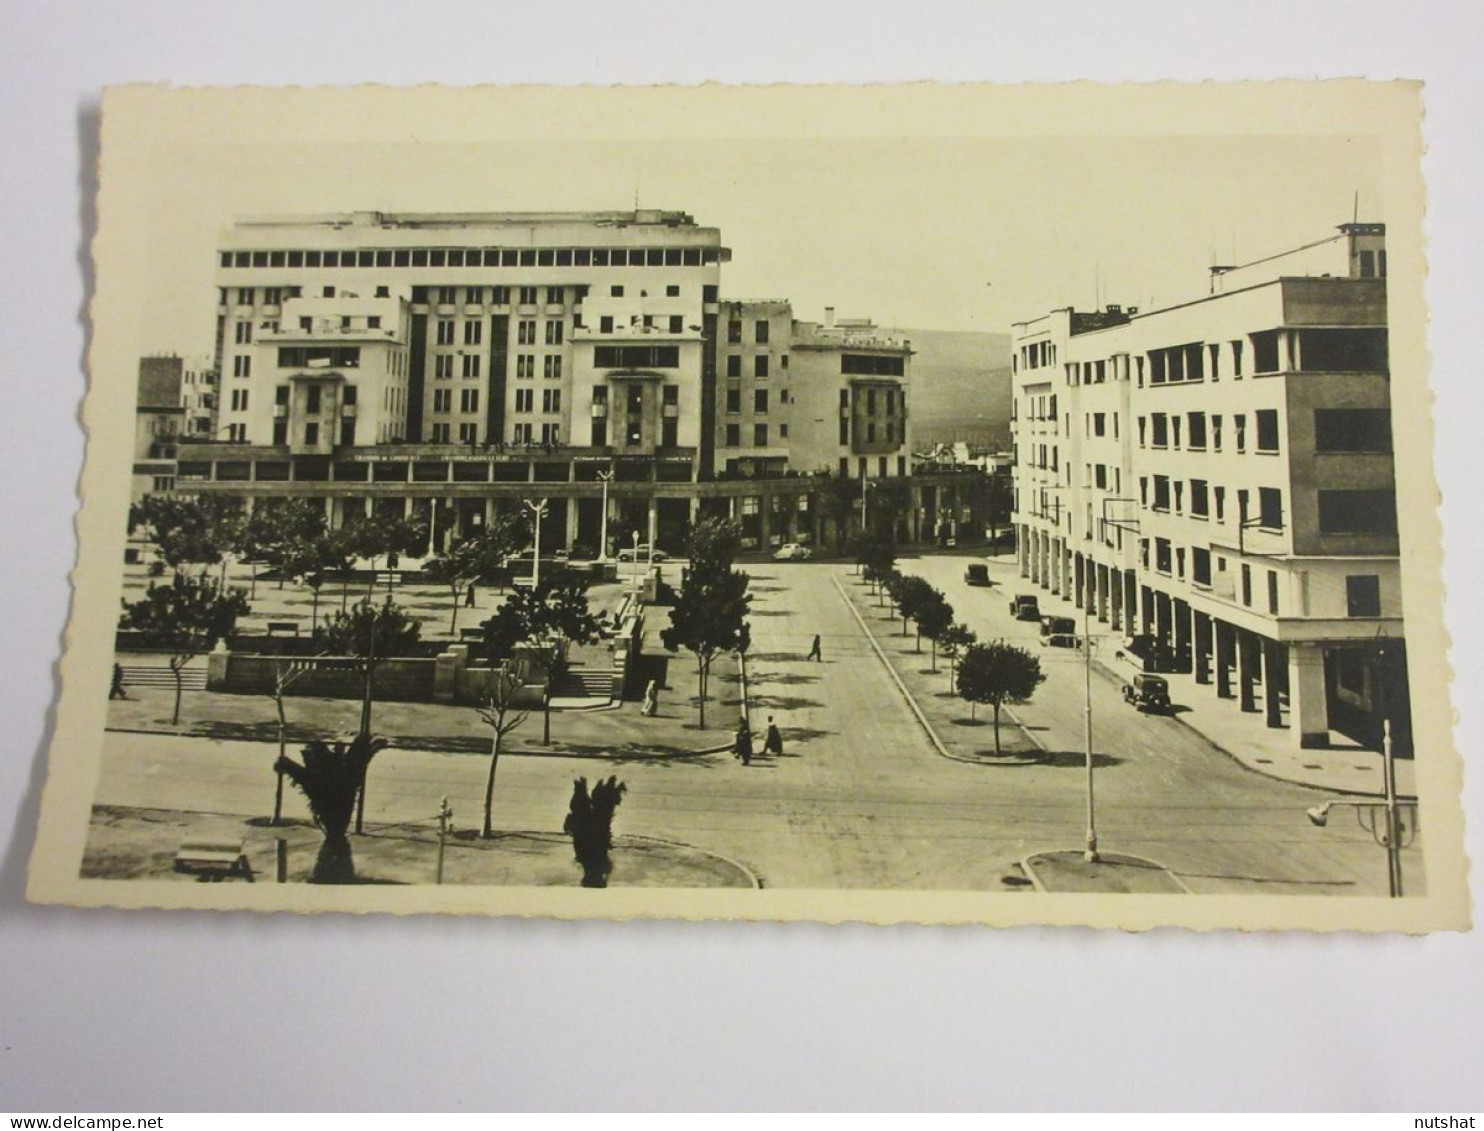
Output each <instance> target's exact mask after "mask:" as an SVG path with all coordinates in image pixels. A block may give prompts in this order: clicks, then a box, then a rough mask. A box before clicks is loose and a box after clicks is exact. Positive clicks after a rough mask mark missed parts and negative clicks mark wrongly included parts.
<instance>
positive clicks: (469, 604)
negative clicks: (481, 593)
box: [464, 585, 474, 609]
mask: <svg viewBox="0 0 1484 1131" xmlns="http://www.w3.org/2000/svg"><path fill="white" fill-rule="evenodd" d="M473 607H474V586H473V585H470V586H469V592H468V594H467V595H466V596H465V597H464V608H466V609H472V608H473Z"/></svg>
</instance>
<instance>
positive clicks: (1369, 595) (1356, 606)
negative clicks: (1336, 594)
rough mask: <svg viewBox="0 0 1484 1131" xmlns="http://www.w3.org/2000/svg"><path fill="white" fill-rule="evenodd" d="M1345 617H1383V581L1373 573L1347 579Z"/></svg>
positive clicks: (1356, 575)
mask: <svg viewBox="0 0 1484 1131" xmlns="http://www.w3.org/2000/svg"><path fill="white" fill-rule="evenodd" d="M1345 615H1346V616H1350V617H1379V616H1380V615H1381V579H1380V578H1379V577H1377V576H1376V575H1375V574H1373V573H1364V574H1355V575H1352V576H1350V577H1347V578H1345Z"/></svg>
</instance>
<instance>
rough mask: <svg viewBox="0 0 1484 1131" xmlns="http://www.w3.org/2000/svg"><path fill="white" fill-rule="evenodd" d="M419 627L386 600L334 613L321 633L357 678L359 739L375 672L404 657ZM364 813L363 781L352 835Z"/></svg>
mask: <svg viewBox="0 0 1484 1131" xmlns="http://www.w3.org/2000/svg"><path fill="white" fill-rule="evenodd" d="M421 630H422V626H421V625H420V624H419V623H418V622H417V621H416V620H413V619H412V618H411V617H409V616H408V615H407V614H406V613H405V612H404V611H403V610H402V609H401V608H399V607H398V606H397V605H394V604H393V603H392V599H391V598H390V597H388V598H387V599H386V603H385V604H384V605H381V606H380V607H378V606H376V605H374V604H372V603H371V602H370V601H362V602H361V603H360V604H358V605H355V606H354V607H353V608H352V609H351V610H350V612H349V613H335V614H334V615H333V616H332V618H331V619H330V620H329V621H327V622H326V624H325V627H324V629H323V630H322V631H321V636H320V638H321V641H322V642H323V644H324V648H325V651H326V652H327V653H329V654H330V655H332V656H349V657H351V659H352V662H353V663H354V665H355V671H356V673H357V674H358V675H359V676H360V677H361V689H362V691H361V729H360V734H361V735H362V736H369V735H370V733H371V704H372V701H373V697H374V691H375V682H376V669H377V668H379V667H380V666H381V664H382V663H383V662H384V661H385V660H386V659H387V658H388V657H389V656H401V655H406V654H407V651H408V649H410V648H411V647H412V646H413V645H414V644H416V643H417V641H418V636H419V634H420V633H421ZM365 811H366V791H365V782H364V781H363V782H362V783H361V797H360V801H359V802H358V803H357V806H356V832H360V831H361V822H362V818H363V817H364V815H365Z"/></svg>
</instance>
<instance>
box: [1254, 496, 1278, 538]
mask: <svg viewBox="0 0 1484 1131" xmlns="http://www.w3.org/2000/svg"><path fill="white" fill-rule="evenodd" d="M1257 522H1258V525H1259V526H1261V527H1262V528H1263V529H1264V530H1282V529H1283V492H1282V491H1280V490H1278V488H1276V487H1260V488H1258V491H1257Z"/></svg>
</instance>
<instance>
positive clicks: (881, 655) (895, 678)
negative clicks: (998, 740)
mask: <svg viewBox="0 0 1484 1131" xmlns="http://www.w3.org/2000/svg"><path fill="white" fill-rule="evenodd" d="M830 580H831V581H833V582H834V583H835V591H836V592H838V593H839V594H840V599H841V600H842V601H844V602H845V607H846V608H847V609H849V610H850V615H851V616H853V617H854V618H855V623H856V624H858V625H860V628H861V631H862V632H863V633H865V635H866V640H867V642H869V643H870V645H871V650H872V651H873V652H875V653H876V658H877V659H878V660H880V661H881V663H882V666H883V667H885V668H886V672H887V674H888V675H889V676H891V681H892V682H893V683H895V684H896V685H897V690H898V691H900V692H901V693H902V698H903V699H905V700H907V706H909V707H911V708H912V713H913V714H914V715H916V716H917V721H918V722H919V723H920V724H921V725H922V729H923V730H924V731H926V732H927V736H928V739H929V740H930V741H931V742H932V744H933V746H934V748H936V749H937V751H938V753H939V754H941V755H942V756H943V757H944V758H948V759H950V760H952V761H954V762H962V761H964V759H963V758H960V757H958V756H956V755H953V754H950V753H949V752H948V749H947V747H945V746H944V745H943V742H942V740H941V739H940V738H939V737H938V732H937V731H935V730H934V729H933V724H932V723H930V722H928V721H927V716H926V715H924V714H923V713H922V708H921V707H919V706H918V705H917V700H916V699H915V698H914V697H913V695H912V692H910V691H908V690H907V685H906V684H905V683H903V682H902V677H901V676H899V675H897V669H896V668H894V667H892V664H891V661H890V660H888V659H887V658H886V653H885V652H883V651H882V650H881V645H879V644H877V643H876V637H875V635H873V634H872V632H871V630H870V629H869V628H867V627H866V621H865V618H864V617H862V616H861V614H860V610H859V609H857V608H856V607H855V602H854V601H852V600H851V599H850V594H848V593H846V592H845V587H844V586H843V585H841V584H840V575H839V574H838V573H832V574H830Z"/></svg>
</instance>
